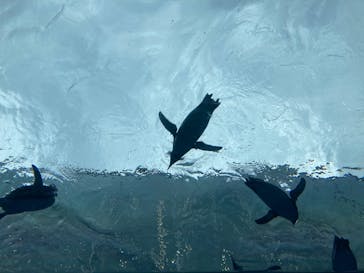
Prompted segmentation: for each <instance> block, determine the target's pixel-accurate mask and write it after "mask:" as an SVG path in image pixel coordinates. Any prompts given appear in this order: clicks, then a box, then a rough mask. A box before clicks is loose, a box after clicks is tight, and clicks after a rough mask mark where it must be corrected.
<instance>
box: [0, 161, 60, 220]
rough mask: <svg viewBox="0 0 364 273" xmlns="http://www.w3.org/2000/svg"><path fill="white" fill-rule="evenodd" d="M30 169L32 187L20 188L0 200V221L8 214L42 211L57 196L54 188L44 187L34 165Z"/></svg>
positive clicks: (50, 186)
mask: <svg viewBox="0 0 364 273" xmlns="http://www.w3.org/2000/svg"><path fill="white" fill-rule="evenodd" d="M32 168H33V173H34V183H33V184H32V185H25V186H21V187H19V188H17V189H15V190H13V191H11V192H10V193H8V194H7V195H6V196H5V197H3V198H0V207H2V209H3V210H4V212H2V213H0V219H1V218H3V217H4V216H6V215H8V214H17V213H22V212H25V211H36V210H42V209H45V208H48V207H50V206H52V205H53V204H54V202H55V198H56V196H57V188H56V186H55V185H49V186H48V185H44V184H43V179H42V176H41V174H40V172H39V170H38V168H37V167H36V166H35V165H32Z"/></svg>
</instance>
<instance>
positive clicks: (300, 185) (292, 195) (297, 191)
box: [289, 177, 306, 201]
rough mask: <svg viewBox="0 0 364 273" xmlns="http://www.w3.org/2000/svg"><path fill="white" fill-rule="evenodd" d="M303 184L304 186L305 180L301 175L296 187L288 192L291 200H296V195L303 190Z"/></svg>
mask: <svg viewBox="0 0 364 273" xmlns="http://www.w3.org/2000/svg"><path fill="white" fill-rule="evenodd" d="M305 186H306V180H305V179H304V178H303V177H302V178H301V181H300V183H298V185H297V187H296V188H295V189H293V190H291V192H290V193H289V195H290V196H291V198H292V200H293V201H296V200H297V198H298V196H300V195H301V193H302V192H303V190H304V189H305Z"/></svg>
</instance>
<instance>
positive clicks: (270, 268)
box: [230, 255, 282, 273]
mask: <svg viewBox="0 0 364 273" xmlns="http://www.w3.org/2000/svg"><path fill="white" fill-rule="evenodd" d="M230 259H231V263H232V265H233V269H234V271H236V272H244V269H243V267H242V266H241V265H239V264H237V263H236V261H235V259H234V258H233V256H232V255H230ZM281 269H282V268H281V267H280V266H279V265H273V266H270V267H268V268H267V269H264V270H254V271H251V270H250V271H249V272H254V273H258V272H267V271H275V270H281Z"/></svg>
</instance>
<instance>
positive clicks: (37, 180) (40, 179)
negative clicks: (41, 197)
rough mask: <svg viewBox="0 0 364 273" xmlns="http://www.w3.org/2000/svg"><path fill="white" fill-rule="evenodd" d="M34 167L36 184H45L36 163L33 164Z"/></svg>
mask: <svg viewBox="0 0 364 273" xmlns="http://www.w3.org/2000/svg"><path fill="white" fill-rule="evenodd" d="M32 168H33V173H34V185H35V186H38V187H40V186H43V179H42V176H41V175H40V172H39V170H38V168H37V166H35V165H32Z"/></svg>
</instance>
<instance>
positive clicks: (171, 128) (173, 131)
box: [159, 112, 177, 137]
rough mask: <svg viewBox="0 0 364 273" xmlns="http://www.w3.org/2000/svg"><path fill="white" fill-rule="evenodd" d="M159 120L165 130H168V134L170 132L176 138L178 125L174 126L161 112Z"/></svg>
mask: <svg viewBox="0 0 364 273" xmlns="http://www.w3.org/2000/svg"><path fill="white" fill-rule="evenodd" d="M159 119H160V121H161V122H162V124H163V126H164V128H166V129H167V131H168V132H170V133H171V134H172V135H173V136H174V137H175V136H176V134H177V126H176V124H173V123H172V122H170V121H169V120H168V119H167V118H166V117H165V116H164V115H163V114H162V112H159Z"/></svg>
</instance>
